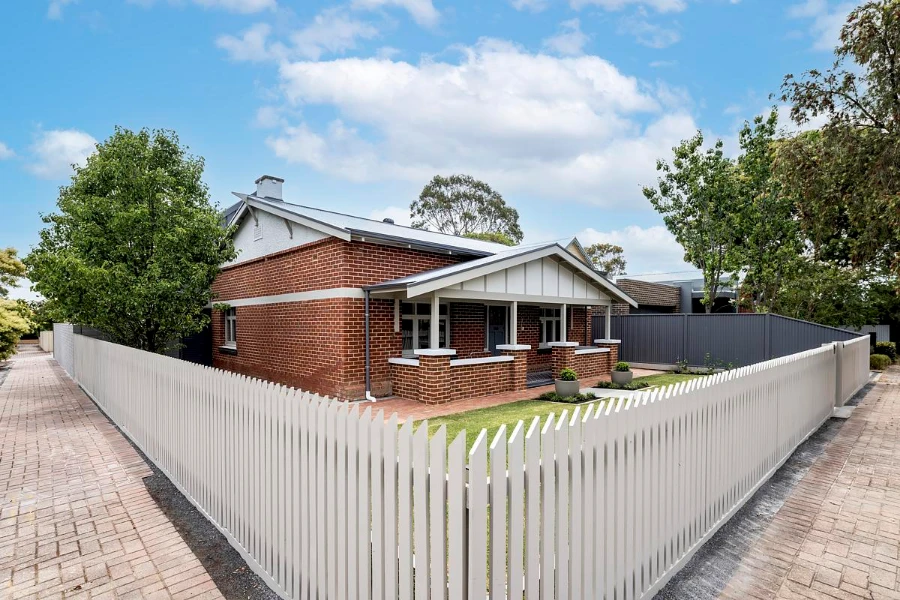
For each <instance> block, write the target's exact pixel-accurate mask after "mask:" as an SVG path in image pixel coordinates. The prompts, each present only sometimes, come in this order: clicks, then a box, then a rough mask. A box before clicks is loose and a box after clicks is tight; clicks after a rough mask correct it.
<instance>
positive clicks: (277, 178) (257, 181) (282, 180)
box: [253, 175, 284, 183]
mask: <svg viewBox="0 0 900 600" xmlns="http://www.w3.org/2000/svg"><path fill="white" fill-rule="evenodd" d="M266 179H271V180H272V181H277V182H278V183H284V179H282V178H281V177H275V176H274V175H263V176H261V177H260V178H259V179H257V180H256V181H254V182H253V183H259V182H260V181H264V180H266Z"/></svg>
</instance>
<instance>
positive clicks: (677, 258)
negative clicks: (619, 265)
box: [577, 225, 696, 275]
mask: <svg viewBox="0 0 900 600" xmlns="http://www.w3.org/2000/svg"><path fill="white" fill-rule="evenodd" d="M577 237H578V241H580V242H581V243H582V245H584V246H585V247H587V246H590V245H591V244H596V243H599V242H604V243H607V244H616V245H618V246H621V247H622V250H623V253H624V255H625V261H626V263H627V264H626V267H625V270H626V272H627V273H630V274H633V275H644V274H649V273H672V272H676V271H695V270H696V268H695V267H694V266H693V265H691V264H689V263H686V262H684V248H682V247H681V244H679V243H678V242H677V241H676V240H675V236H674V235H672V234H671V233H670V232H669V230H668V229H666V228H665V227H664V226H662V225H655V226H653V227H647V228H643V227H638V226H637V225H629V226H628V227H625V228H623V229H617V230H613V231H597V230H596V229H593V228H588V229H585V230H583V231H581V232H579V233H578V234H577Z"/></svg>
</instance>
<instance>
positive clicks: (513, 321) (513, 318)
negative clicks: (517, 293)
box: [509, 300, 519, 346]
mask: <svg viewBox="0 0 900 600" xmlns="http://www.w3.org/2000/svg"><path fill="white" fill-rule="evenodd" d="M509 329H510V332H509V343H510V344H511V345H513V346H515V345H516V344H518V343H519V335H518V329H519V303H518V302H517V301H515V300H513V303H512V305H511V306H510V307H509Z"/></svg>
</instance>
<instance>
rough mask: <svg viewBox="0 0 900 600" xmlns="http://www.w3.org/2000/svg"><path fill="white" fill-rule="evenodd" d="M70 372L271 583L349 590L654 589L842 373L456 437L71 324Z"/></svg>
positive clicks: (781, 377)
mask: <svg viewBox="0 0 900 600" xmlns="http://www.w3.org/2000/svg"><path fill="white" fill-rule="evenodd" d="M69 333H70V334H71V330H69ZM57 341H58V342H60V341H61V339H59V338H58V340H57ZM61 345H62V344H60V343H58V344H57V349H58V350H59V346H61ZM58 356H59V357H60V358H65V355H64V354H58ZM60 362H61V364H62V361H60ZM850 362H851V361H846V363H845V364H849V363H850ZM857 362H858V361H857ZM854 364H856V369H861V365H860V364H857V363H856V362H855V363H854ZM848 368H849V367H848ZM70 372H71V373H73V376H74V378H75V379H76V380H77V381H78V382H79V383H80V384H81V386H82V387H83V388H84V390H85V391H86V392H87V393H88V394H89V395H90V396H91V397H92V398H93V399H94V400H95V402H97V404H98V405H99V406H100V407H102V408H103V410H104V411H105V412H106V413H107V414H108V415H109V416H110V418H111V419H112V420H113V421H115V422H116V423H117V424H118V425H119V426H120V427H121V428H122V430H123V431H124V432H125V433H126V434H127V435H128V436H129V437H130V438H131V439H132V440H133V441H134V442H135V443H136V444H137V445H138V446H139V447H140V448H141V449H142V450H143V451H144V452H145V453H146V454H147V456H148V457H150V459H152V460H153V461H154V462H155V463H156V465H157V466H158V467H159V468H160V469H162V470H163V471H164V472H165V473H166V475H167V476H168V477H169V478H170V479H171V480H172V481H173V482H174V483H175V484H176V485H177V486H178V487H179V489H180V490H181V491H182V492H183V493H184V494H185V495H186V496H187V497H188V498H190V499H191V501H192V502H194V504H195V505H196V506H197V507H198V508H199V509H200V510H201V511H203V513H204V514H205V515H206V516H207V518H208V519H209V520H210V521H211V522H213V523H214V524H215V525H216V526H217V527H218V528H219V529H220V530H221V531H223V532H224V533H225V535H226V536H227V537H228V539H229V540H230V541H231V543H232V544H233V545H234V546H235V547H236V548H238V550H239V551H240V552H241V553H242V554H243V556H244V558H245V559H246V560H247V562H248V564H250V565H251V566H252V567H253V568H254V570H256V571H257V572H258V573H259V574H260V575H261V576H262V577H263V578H264V579H265V580H266V582H267V583H268V584H269V585H270V586H271V587H272V588H273V589H275V590H276V591H277V592H278V593H279V594H280V595H281V596H283V597H285V598H297V599H300V598H304V599H305V598H328V599H340V600H345V599H351V598H359V599H363V600H370V599H378V600H381V599H384V600H388V599H395V598H401V599H404V600H407V599H413V598H415V599H416V600H426V599H428V600H457V599H465V598H468V599H476V598H478V599H483V598H486V597H489V598H495V599H498V598H515V599H517V600H519V599H522V598H526V599H528V600H532V599H534V600H537V599H544V600H549V599H551V598H558V599H573V600H574V599H582V598H584V599H587V598H607V599H613V598H615V599H633V598H645V597H649V596H652V595H653V594H654V593H655V592H656V591H657V590H659V589H660V588H661V587H662V586H663V585H664V584H665V582H666V581H667V580H668V579H669V578H670V577H671V576H672V575H673V574H674V573H675V572H676V571H677V570H678V569H679V568H680V567H681V566H682V565H684V564H685V562H686V561H687V560H688V559H689V558H690V556H691V555H692V554H693V553H694V552H695V551H696V550H697V549H698V548H699V547H700V545H701V544H702V543H703V542H704V541H705V540H706V539H708V538H709V537H710V536H711V535H712V534H713V533H714V532H715V531H716V530H717V529H718V528H719V527H720V526H721V525H722V524H723V523H724V522H726V521H727V519H728V518H729V517H730V516H731V515H732V514H733V513H734V512H735V511H736V510H738V509H739V508H740V507H741V505H742V504H743V503H744V502H745V501H746V500H747V499H748V498H749V497H750V496H751V495H752V494H753V493H754V491H756V489H757V488H758V487H759V486H760V485H762V483H763V482H765V481H766V479H767V478H768V477H769V476H770V475H771V474H772V473H773V472H774V471H775V469H777V468H778V467H779V466H780V465H781V464H782V463H783V461H784V460H786V459H787V457H788V456H789V455H790V454H791V453H792V452H793V450H794V449H795V448H796V447H797V446H798V444H800V443H801V442H802V441H803V440H804V439H805V438H806V437H807V436H809V435H810V434H811V433H812V432H814V431H815V430H816V429H817V428H818V427H819V426H820V425H821V424H822V422H823V421H825V420H826V419H828V418H829V417H830V415H831V414H832V407H833V404H834V398H835V381H836V375H837V374H836V350H835V347H834V345H830V346H826V347H823V348H817V349H815V350H810V351H807V352H802V353H799V354H795V355H792V356H788V357H785V358H779V359H776V360H771V361H768V362H765V363H760V364H757V365H753V366H749V367H745V368H741V369H738V370H735V371H729V372H726V373H720V374H718V375H715V376H711V377H707V378H703V379H697V380H694V381H691V382H689V383H683V384H679V385H677V386H671V387H668V388H666V389H663V390H658V391H653V392H649V393H641V394H635V395H633V396H631V397H629V398H627V399H625V400H623V401H622V402H620V403H614V402H607V403H606V404H601V405H598V404H594V405H588V406H585V407H576V408H575V409H574V410H562V409H561V414H560V415H559V416H558V417H557V416H551V417H549V418H548V419H546V420H545V422H544V423H540V422H539V420H538V419H535V420H534V421H532V422H531V423H529V424H526V423H523V422H519V423H518V424H517V425H516V426H515V427H513V428H512V429H511V430H507V429H506V428H501V429H500V431H499V432H498V433H497V435H496V436H495V437H494V439H493V440H489V439H487V437H486V432H485V431H482V432H481V433H480V435H479V436H478V438H477V441H476V442H475V444H474V446H473V447H472V449H471V451H470V452H468V453H467V452H466V445H465V437H464V435H463V434H460V435H459V436H458V437H457V438H456V439H455V440H453V442H452V443H451V444H450V445H449V447H448V446H447V443H446V442H447V439H446V431H445V430H444V429H443V428H441V429H440V430H439V431H438V432H437V433H436V434H435V435H434V436H433V437H432V438H431V439H429V437H428V431H427V427H426V425H421V426H419V427H418V428H417V429H415V430H414V428H413V425H412V424H411V423H410V422H407V423H405V424H403V426H402V427H398V424H397V417H396V415H394V416H393V417H391V418H390V419H388V420H386V419H385V418H384V414H383V412H382V411H380V410H378V405H377V404H375V405H371V404H364V405H359V404H348V403H343V402H336V401H332V400H329V399H328V398H322V397H318V396H315V395H312V394H307V393H303V392H300V391H297V390H293V389H288V388H285V387H282V386H279V385H274V384H271V383H266V382H262V381H259V380H254V379H250V378H247V377H244V376H240V375H236V374H232V373H228V372H223V371H219V370H216V369H211V368H207V367H202V366H198V365H194V364H190V363H186V362H183V361H180V360H177V359H174V358H169V357H165V356H159V355H154V354H148V353H146V352H141V351H138V350H134V349H130V348H125V347H122V346H117V345H114V344H111V343H108V342H103V341H99V340H95V339H91V338H86V337H83V336H80V335H75V336H74V368H73V370H72V371H70ZM867 372H868V365H866V373H867ZM854 375H858V373H856V372H854ZM467 454H468V455H467Z"/></svg>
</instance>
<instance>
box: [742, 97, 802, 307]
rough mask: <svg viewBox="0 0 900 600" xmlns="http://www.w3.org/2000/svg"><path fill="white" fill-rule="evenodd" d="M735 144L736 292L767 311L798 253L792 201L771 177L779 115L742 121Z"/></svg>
mask: <svg viewBox="0 0 900 600" xmlns="http://www.w3.org/2000/svg"><path fill="white" fill-rule="evenodd" d="M739 142H740V147H741V154H740V156H739V157H738V159H737V172H738V177H739V187H738V195H739V198H740V206H739V209H738V210H739V212H738V213H737V214H736V215H735V217H736V218H735V219H733V223H734V224H735V232H736V233H737V235H739V237H740V239H739V243H738V253H739V260H740V263H741V269H742V271H743V282H742V290H741V291H742V294H743V295H744V296H745V297H746V298H748V299H749V301H750V304H751V306H752V307H753V308H754V309H755V310H757V311H771V310H773V307H774V306H775V304H776V302H777V301H778V295H779V293H780V291H781V289H782V287H783V285H784V283H785V281H786V280H787V279H788V278H789V277H790V275H791V274H792V272H793V269H794V268H795V265H796V262H797V261H798V260H801V254H802V251H803V243H802V241H801V237H800V230H799V226H798V223H797V219H796V217H795V206H794V202H793V200H792V198H791V197H790V196H789V195H787V194H786V193H785V190H784V189H783V186H782V185H781V184H780V182H779V181H778V179H777V178H775V177H774V176H773V168H774V163H775V154H776V152H777V149H778V147H779V136H778V112H777V111H776V110H775V109H774V108H773V109H772V110H771V111H770V113H769V114H768V115H767V116H762V115H760V116H757V117H756V118H754V119H753V122H752V123H750V122H745V123H744V126H743V127H742V128H741V131H740V134H739Z"/></svg>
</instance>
